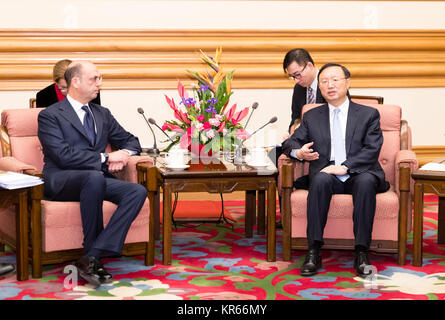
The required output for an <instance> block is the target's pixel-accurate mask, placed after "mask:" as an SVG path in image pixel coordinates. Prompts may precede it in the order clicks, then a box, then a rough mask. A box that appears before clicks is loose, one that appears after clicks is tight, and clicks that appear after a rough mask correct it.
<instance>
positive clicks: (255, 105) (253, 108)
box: [244, 102, 258, 130]
mask: <svg viewBox="0 0 445 320" xmlns="http://www.w3.org/2000/svg"><path fill="white" fill-rule="evenodd" d="M256 108H258V102H254V103H253V104H252V111H251V112H250V115H249V118H247V121H246V124H245V125H244V130H245V129H246V127H247V124H248V123H249V121H250V117H252V114H253V112H254V111H255V110H256Z"/></svg>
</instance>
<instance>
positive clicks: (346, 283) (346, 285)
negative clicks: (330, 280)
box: [335, 281, 363, 288]
mask: <svg viewBox="0 0 445 320" xmlns="http://www.w3.org/2000/svg"><path fill="white" fill-rule="evenodd" d="M362 285H363V284H362V283H360V282H355V283H354V282H350V281H341V282H338V283H336V284H335V286H336V287H340V288H357V287H361V286H362Z"/></svg>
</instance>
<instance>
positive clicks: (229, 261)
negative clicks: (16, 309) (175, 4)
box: [0, 195, 445, 300]
mask: <svg viewBox="0 0 445 320" xmlns="http://www.w3.org/2000/svg"><path fill="white" fill-rule="evenodd" d="M437 201H438V199H437V197H436V196H430V195H426V196H425V202H424V205H425V216H424V249H423V252H424V265H423V267H413V266H412V265H411V262H412V261H411V259H412V255H411V254H412V241H411V234H410V235H409V240H408V241H409V242H408V255H407V264H406V265H405V266H398V265H397V256H396V255H393V254H379V253H371V255H370V258H371V262H372V264H373V265H374V266H375V268H376V273H375V275H374V276H373V277H370V279H361V278H359V277H357V276H356V275H355V273H354V270H353V257H352V252H349V251H329V250H325V251H323V269H322V270H321V271H320V272H319V274H317V275H316V276H313V277H301V276H300V274H299V267H300V266H301V264H302V262H303V260H304V257H305V252H304V251H301V252H300V251H293V252H292V261H291V262H284V261H281V230H277V261H276V262H267V261H266V260H265V253H266V237H265V236H259V235H256V234H255V235H254V237H253V238H250V239H249V238H245V237H244V234H243V233H244V223H243V218H244V202H243V201H226V202H225V206H226V210H227V212H229V213H230V215H231V216H232V217H233V218H234V219H235V220H236V221H237V223H236V224H235V225H234V228H233V229H232V228H230V226H229V225H216V224H213V223H205V224H201V225H193V226H190V225H187V226H179V227H178V229H177V230H174V231H173V248H172V252H173V254H172V265H171V266H164V265H162V264H161V260H160V259H161V258H162V257H161V251H160V250H161V243H160V242H159V241H157V243H156V261H155V262H156V264H155V265H154V266H148V267H147V266H144V263H143V257H142V256H137V257H120V258H110V259H104V261H103V262H104V265H105V267H106V268H107V269H108V270H109V271H110V273H112V274H113V279H114V281H113V282H112V283H109V284H104V285H102V286H100V287H97V288H94V287H93V286H91V285H89V284H86V283H85V282H84V281H83V280H81V279H79V280H78V281H77V277H76V274H75V272H76V270H75V269H74V268H73V267H72V266H71V265H70V264H63V265H53V266H48V267H45V269H44V274H43V278H41V279H32V278H31V277H30V280H28V281H23V282H19V281H16V278H15V276H16V275H15V273H12V274H10V275H7V276H4V277H0V299H6V300H38V299H62V300H75V299H77V300H96V299H103V300H364V299H365V300H366V299H371V300H389V299H409V300H445V245H438V244H437V237H436V234H437ZM178 207H179V205H178ZM0 262H11V263H15V255H14V253H13V252H7V253H6V255H4V256H2V257H0Z"/></svg>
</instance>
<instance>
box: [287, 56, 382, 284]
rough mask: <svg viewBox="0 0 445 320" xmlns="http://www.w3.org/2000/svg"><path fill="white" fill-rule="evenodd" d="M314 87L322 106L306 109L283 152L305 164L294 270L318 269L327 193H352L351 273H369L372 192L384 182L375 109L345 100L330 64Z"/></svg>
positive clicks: (340, 72)
mask: <svg viewBox="0 0 445 320" xmlns="http://www.w3.org/2000/svg"><path fill="white" fill-rule="evenodd" d="M318 84H319V87H320V90H321V93H322V95H323V97H324V98H325V99H326V101H327V104H323V105H321V106H319V107H316V108H313V109H311V110H309V111H307V112H306V113H305V114H304V116H303V121H302V123H301V125H300V127H298V128H297V129H296V130H295V132H294V133H293V135H292V136H291V137H290V138H289V139H287V140H286V141H285V142H284V143H283V152H284V153H285V154H286V155H288V156H289V157H291V158H293V159H296V160H306V161H310V164H309V175H308V176H304V177H302V178H300V179H299V180H297V181H296V186H299V185H302V184H303V182H305V183H307V184H308V188H309V194H308V198H307V223H308V226H307V238H308V246H309V252H308V254H307V256H306V259H305V261H304V263H303V265H302V267H301V269H300V272H301V275H304V276H311V275H314V274H316V273H317V272H318V269H319V268H321V254H320V248H321V246H322V245H323V230H324V227H325V225H326V221H327V215H328V211H329V205H330V202H331V198H332V195H333V194H342V193H343V194H352V198H353V204H354V210H353V221H354V235H355V249H356V250H355V251H356V254H355V259H354V268H355V270H356V272H357V275H359V276H361V277H365V276H367V275H369V274H370V273H371V269H370V268H369V267H367V266H369V265H370V262H369V256H368V249H369V246H370V243H371V234H372V226H373V222H374V214H375V207H376V194H377V193H379V192H385V191H386V190H388V188H389V183H388V182H387V181H385V173H384V171H383V169H382V167H381V166H380V164H379V162H378V158H379V154H380V149H381V147H382V143H383V135H382V130H381V129H380V114H379V112H378V110H377V109H375V108H372V107H367V106H364V105H360V104H356V103H354V102H351V101H349V99H348V96H347V92H348V89H349V86H350V73H349V70H348V69H347V68H345V67H344V66H342V65H339V64H335V63H328V64H326V65H324V66H323V67H322V68H321V69H320V72H319V74H318Z"/></svg>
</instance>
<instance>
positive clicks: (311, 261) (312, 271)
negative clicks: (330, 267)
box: [300, 249, 321, 277]
mask: <svg viewBox="0 0 445 320" xmlns="http://www.w3.org/2000/svg"><path fill="white" fill-rule="evenodd" d="M320 268H321V254H320V251H319V250H318V249H310V250H309V252H308V253H307V255H306V259H305V260H304V263H303V265H302V266H301V268H300V274H301V275H302V276H304V277H308V276H313V275H316V274H317V273H318V269H320Z"/></svg>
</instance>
